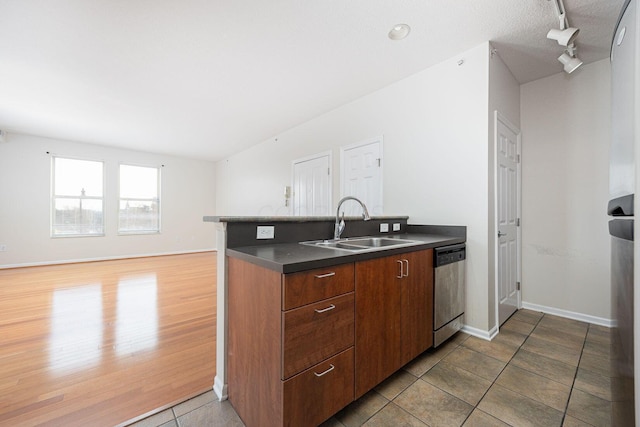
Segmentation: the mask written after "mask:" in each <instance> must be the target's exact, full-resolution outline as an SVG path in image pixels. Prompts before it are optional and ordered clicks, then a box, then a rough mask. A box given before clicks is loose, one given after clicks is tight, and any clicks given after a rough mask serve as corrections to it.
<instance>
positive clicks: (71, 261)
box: [0, 249, 216, 270]
mask: <svg viewBox="0 0 640 427" xmlns="http://www.w3.org/2000/svg"><path fill="white" fill-rule="evenodd" d="M200 252H216V249H195V250H191V251H176V252H160V253H152V254H135V255H115V256H108V257H97V258H80V259H65V260H59V261H41V262H27V263H21V264H5V265H0V270H3V269H7V268H20V267H39V266H43V265H59V264H76V263H79V262H94V261H112V260H115V259H131V258H147V257H154V256H165V255H184V254H197V253H200Z"/></svg>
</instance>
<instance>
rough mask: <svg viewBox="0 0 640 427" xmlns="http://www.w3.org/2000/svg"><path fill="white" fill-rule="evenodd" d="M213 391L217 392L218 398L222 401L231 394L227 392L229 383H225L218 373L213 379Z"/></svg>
mask: <svg viewBox="0 0 640 427" xmlns="http://www.w3.org/2000/svg"><path fill="white" fill-rule="evenodd" d="M213 391H214V392H215V394H216V396H218V399H219V400H220V401H221V402H222V401H223V400H227V399H228V398H229V394H228V392H227V384H225V383H223V382H222V380H221V379H220V377H218V376H217V375H216V378H215V379H214V380H213Z"/></svg>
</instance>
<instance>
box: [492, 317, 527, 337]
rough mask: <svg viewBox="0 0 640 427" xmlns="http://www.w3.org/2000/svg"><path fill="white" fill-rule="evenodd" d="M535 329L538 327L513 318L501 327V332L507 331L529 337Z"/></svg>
mask: <svg viewBox="0 0 640 427" xmlns="http://www.w3.org/2000/svg"><path fill="white" fill-rule="evenodd" d="M535 327H536V325H534V324H532V323H527V322H523V321H521V320H518V319H514V318H511V319H509V320H507V321H506V322H505V323H504V324H503V325H502V326H500V332H503V331H505V330H506V331H512V332H517V333H519V334H523V335H529V334H530V333H531V331H533V328H535Z"/></svg>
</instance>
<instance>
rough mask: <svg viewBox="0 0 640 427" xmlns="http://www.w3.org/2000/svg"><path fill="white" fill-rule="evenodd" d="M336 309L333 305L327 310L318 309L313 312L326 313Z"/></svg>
mask: <svg viewBox="0 0 640 427" xmlns="http://www.w3.org/2000/svg"><path fill="white" fill-rule="evenodd" d="M334 308H336V306H335V305H333V304H331V305H330V306H329V307H327V308H323V309H322V310H318V309H317V308H316V309H315V310H313V311H315V312H316V313H325V312H327V311H329V310H333V309H334Z"/></svg>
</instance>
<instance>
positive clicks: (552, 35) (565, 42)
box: [547, 27, 580, 46]
mask: <svg viewBox="0 0 640 427" xmlns="http://www.w3.org/2000/svg"><path fill="white" fill-rule="evenodd" d="M579 32H580V29H578V28H572V27H569V28H565V29H564V30H556V29H555V28H552V29H551V30H549V32H548V33H547V38H548V39H551V40H555V41H557V42H558V44H559V45H560V46H569V45H570V44H571V43H573V41H574V40H575V39H576V37H578V33H579Z"/></svg>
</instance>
